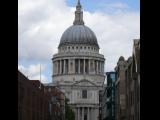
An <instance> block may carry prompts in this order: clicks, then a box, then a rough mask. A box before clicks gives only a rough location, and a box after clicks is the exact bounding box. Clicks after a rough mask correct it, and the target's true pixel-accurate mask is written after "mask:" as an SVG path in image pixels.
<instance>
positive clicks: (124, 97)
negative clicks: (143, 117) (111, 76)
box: [115, 39, 140, 120]
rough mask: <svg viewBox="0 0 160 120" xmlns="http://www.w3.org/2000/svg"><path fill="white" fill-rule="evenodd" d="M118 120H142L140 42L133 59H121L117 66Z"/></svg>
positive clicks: (134, 49) (135, 46) (136, 46)
mask: <svg viewBox="0 0 160 120" xmlns="http://www.w3.org/2000/svg"><path fill="white" fill-rule="evenodd" d="M115 69H116V72H117V76H118V79H117V81H116V120H140V40H139V39H135V40H134V45H133V54H132V57H129V58H128V59H127V60H125V59H124V57H122V56H121V57H120V58H119V61H118V63H117V66H116V68H115Z"/></svg>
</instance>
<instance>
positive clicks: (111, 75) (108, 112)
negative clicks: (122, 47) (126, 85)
mask: <svg viewBox="0 0 160 120" xmlns="http://www.w3.org/2000/svg"><path fill="white" fill-rule="evenodd" d="M106 78H107V83H106V84H105V85H104V89H103V96H102V106H103V107H102V108H103V109H102V113H103V115H102V116H103V120H115V81H116V72H107V73H106Z"/></svg>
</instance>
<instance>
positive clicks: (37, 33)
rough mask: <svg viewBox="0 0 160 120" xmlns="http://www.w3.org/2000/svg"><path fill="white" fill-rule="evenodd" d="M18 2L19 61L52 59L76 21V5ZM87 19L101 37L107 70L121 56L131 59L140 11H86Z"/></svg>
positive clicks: (58, 1)
mask: <svg viewBox="0 0 160 120" xmlns="http://www.w3.org/2000/svg"><path fill="white" fill-rule="evenodd" d="M18 2H19V4H18V29H19V31H18V37H19V40H18V60H19V61H22V60H26V61H32V60H35V61H42V60H46V61H48V59H51V58H52V55H53V54H55V53H57V47H58V44H59V42H60V38H61V35H62V33H63V32H64V30H66V29H67V28H68V27H69V26H71V25H72V24H73V20H74V11H75V8H73V7H69V6H67V4H66V0H19V1H18ZM109 6H110V7H113V8H115V9H122V8H123V9H124V8H127V7H128V6H127V5H126V4H122V3H116V4H110V5H109ZM82 7H83V5H82ZM84 21H85V25H87V26H89V27H90V28H91V29H92V30H93V31H94V33H95V34H96V36H97V39H98V43H99V45H100V48H101V49H100V53H102V54H104V56H105V59H106V64H105V71H110V70H113V69H114V67H115V66H116V63H117V60H118V58H119V57H120V56H121V55H123V56H124V57H126V59H127V57H129V56H130V55H131V54H132V46H133V39H135V38H140V35H139V34H140V14H139V12H133V11H132V12H130V11H128V12H126V11H125V12H117V13H116V14H108V13H106V12H103V11H95V12H93V13H91V12H89V11H84ZM46 64H48V63H46ZM21 68H23V66H21ZM23 69H24V70H25V69H26V68H23ZM27 70H28V69H27ZM32 70H33V68H32ZM46 70H48V69H46ZM49 70H50V69H49ZM35 72H36V70H35ZM33 73H34V70H33ZM31 74H32V73H31ZM46 77H47V76H46ZM44 78H45V77H44Z"/></svg>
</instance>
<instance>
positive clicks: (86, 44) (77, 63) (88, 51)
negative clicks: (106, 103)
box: [52, 0, 105, 120]
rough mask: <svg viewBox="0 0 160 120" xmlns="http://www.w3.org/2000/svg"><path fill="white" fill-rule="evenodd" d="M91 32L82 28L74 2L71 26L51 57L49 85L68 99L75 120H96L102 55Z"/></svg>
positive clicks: (101, 74) (101, 77)
mask: <svg viewBox="0 0 160 120" xmlns="http://www.w3.org/2000/svg"><path fill="white" fill-rule="evenodd" d="M99 49H100V47H99V45H98V42H97V38H96V35H95V34H94V32H93V31H92V30H91V29H90V28H89V27H87V26H86V25H85V23H84V21H83V11H82V7H81V4H80V1H79V0H78V2H77V5H76V11H75V20H74V22H73V25H72V26H70V27H69V28H67V30H65V32H64V33H63V35H62V37H61V40H60V44H59V46H58V53H57V54H54V55H53V58H52V62H53V76H52V77H53V82H54V83H56V85H57V86H58V87H59V88H60V89H61V90H62V91H63V92H64V93H65V95H66V97H67V98H68V99H69V100H70V101H69V105H70V106H71V107H72V109H73V110H74V112H75V117H76V120H98V119H99V117H100V116H99V91H100V90H102V84H103V82H104V79H105V75H104V62H105V59H104V56H103V55H102V54H100V53H99Z"/></svg>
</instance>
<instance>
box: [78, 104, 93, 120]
mask: <svg viewBox="0 0 160 120" xmlns="http://www.w3.org/2000/svg"><path fill="white" fill-rule="evenodd" d="M94 110H95V108H92V107H77V108H76V111H75V112H76V113H75V117H76V120H94V119H95V118H94V117H95V114H94Z"/></svg>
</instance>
